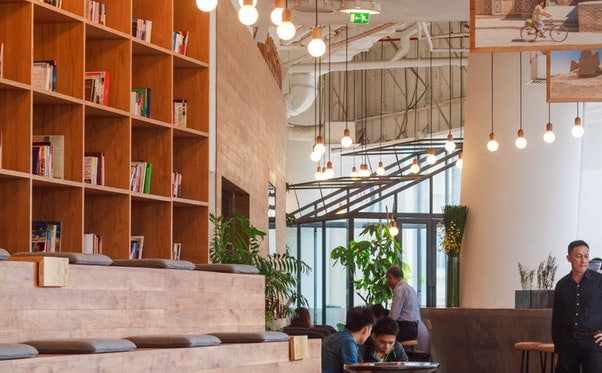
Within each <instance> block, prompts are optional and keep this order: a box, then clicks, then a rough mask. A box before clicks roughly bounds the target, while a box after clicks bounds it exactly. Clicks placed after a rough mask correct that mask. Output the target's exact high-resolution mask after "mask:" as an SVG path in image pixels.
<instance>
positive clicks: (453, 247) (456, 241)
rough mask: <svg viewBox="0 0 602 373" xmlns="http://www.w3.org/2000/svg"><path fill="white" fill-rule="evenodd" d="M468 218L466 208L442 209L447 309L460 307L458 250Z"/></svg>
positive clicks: (460, 206) (442, 242) (449, 206)
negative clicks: (445, 256)
mask: <svg viewBox="0 0 602 373" xmlns="http://www.w3.org/2000/svg"><path fill="white" fill-rule="evenodd" d="M467 217H468V206H464V205H446V206H444V207H443V225H444V228H445V230H444V232H443V240H442V241H441V248H442V251H443V252H444V253H445V254H447V293H446V305H447V307H459V306H460V249H461V248H462V238H463V237H464V227H465V226H466V218H467Z"/></svg>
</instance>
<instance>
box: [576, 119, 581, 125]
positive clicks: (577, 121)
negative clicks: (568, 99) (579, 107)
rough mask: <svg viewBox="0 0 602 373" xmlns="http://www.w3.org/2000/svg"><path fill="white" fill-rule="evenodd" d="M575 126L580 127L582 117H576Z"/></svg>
mask: <svg viewBox="0 0 602 373" xmlns="http://www.w3.org/2000/svg"><path fill="white" fill-rule="evenodd" d="M575 125H576V126H580V125H581V117H575Z"/></svg>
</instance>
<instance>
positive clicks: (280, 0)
mask: <svg viewBox="0 0 602 373" xmlns="http://www.w3.org/2000/svg"><path fill="white" fill-rule="evenodd" d="M282 11H284V0H274V10H272V13H270V21H272V23H273V24H274V25H276V26H278V25H280V23H282Z"/></svg>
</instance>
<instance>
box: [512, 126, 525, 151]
mask: <svg viewBox="0 0 602 373" xmlns="http://www.w3.org/2000/svg"><path fill="white" fill-rule="evenodd" d="M514 145H515V146H516V147H517V148H518V149H524V148H526V147H527V139H526V138H525V132H524V131H523V130H522V128H521V129H519V130H518V133H517V135H516V140H514Z"/></svg>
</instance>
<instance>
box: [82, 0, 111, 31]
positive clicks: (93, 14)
mask: <svg viewBox="0 0 602 373" xmlns="http://www.w3.org/2000/svg"><path fill="white" fill-rule="evenodd" d="M86 18H87V19H88V20H90V21H92V22H96V23H100V24H101V25H106V21H107V7H106V5H105V4H104V3H100V2H98V1H94V0H87V1H86Z"/></svg>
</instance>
